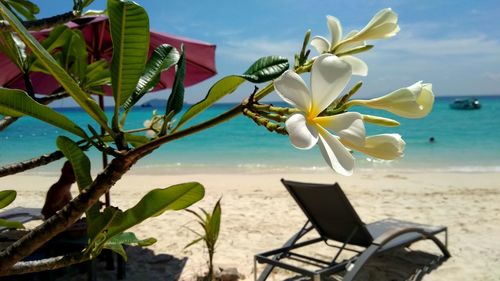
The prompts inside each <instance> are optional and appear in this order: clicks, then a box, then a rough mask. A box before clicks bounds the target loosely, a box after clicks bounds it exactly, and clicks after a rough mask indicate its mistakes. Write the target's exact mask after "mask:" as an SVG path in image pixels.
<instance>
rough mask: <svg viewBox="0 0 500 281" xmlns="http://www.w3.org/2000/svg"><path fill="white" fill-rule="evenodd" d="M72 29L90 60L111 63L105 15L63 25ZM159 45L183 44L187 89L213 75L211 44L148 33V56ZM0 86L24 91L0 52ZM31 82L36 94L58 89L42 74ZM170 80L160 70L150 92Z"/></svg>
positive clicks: (17, 74)
mask: <svg viewBox="0 0 500 281" xmlns="http://www.w3.org/2000/svg"><path fill="white" fill-rule="evenodd" d="M66 26H68V27H69V28H72V29H80V30H81V31H82V33H83V36H84V38H85V42H86V43H87V51H88V53H89V59H90V60H91V61H94V60H98V59H101V58H103V59H106V60H107V61H111V57H112V55H113V44H112V42H111V35H110V34H109V21H108V18H107V17H106V16H95V17H82V18H79V19H75V20H72V21H70V22H68V23H66ZM50 31H51V29H44V30H41V31H37V32H33V33H32V34H33V35H34V37H35V38H37V39H38V40H43V39H44V38H46V37H47V36H48V35H49V33H50ZM161 44H169V45H172V46H174V47H175V48H177V49H178V50H180V47H181V45H184V50H185V53H186V76H185V80H184V85H185V86H186V87H187V86H191V85H194V84H196V83H199V82H201V81H204V80H206V79H208V78H210V77H212V76H214V75H215V74H216V73H217V71H216V69H215V45H212V44H208V43H205V42H201V41H197V40H193V39H188V38H184V37H178V36H174V35H170V34H167V33H162V32H156V31H150V44H149V56H151V54H152V52H153V50H154V49H155V48H156V47H158V46H159V45H161ZM0 69H2V72H1V73H0V85H2V86H3V87H7V88H16V89H25V86H24V80H23V77H22V74H21V72H20V71H19V69H18V68H17V66H16V65H15V64H14V63H12V62H11V61H10V60H9V58H7V57H6V56H5V55H4V54H2V53H0ZM30 78H31V82H32V84H33V88H34V90H35V93H36V94H44V95H50V94H53V93H54V92H55V91H57V90H58V89H59V84H58V83H57V81H56V80H55V79H54V78H53V77H51V76H49V75H46V74H43V73H40V72H33V73H31V74H30ZM173 80H174V70H173V69H170V70H168V71H164V72H163V73H162V75H161V79H160V83H159V84H158V85H157V86H156V87H155V88H154V89H153V91H158V90H161V89H165V88H170V87H171V86H172V84H173ZM105 92H106V94H107V95H111V88H110V87H106V89H105Z"/></svg>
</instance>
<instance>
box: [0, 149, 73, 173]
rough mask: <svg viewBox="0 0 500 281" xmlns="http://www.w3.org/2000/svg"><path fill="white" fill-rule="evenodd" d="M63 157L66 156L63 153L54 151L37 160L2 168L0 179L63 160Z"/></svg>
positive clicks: (33, 159)
mask: <svg viewBox="0 0 500 281" xmlns="http://www.w3.org/2000/svg"><path fill="white" fill-rule="evenodd" d="M63 156H64V155H63V154H62V152H61V151H54V152H52V153H51V154H44V155H42V156H39V157H37V158H32V159H30V160H26V161H23V162H19V163H15V164H10V165H6V166H3V167H0V178H1V177H5V176H9V175H14V174H17V173H20V172H24V171H26V170H30V169H33V168H36V167H39V166H43V165H47V164H49V163H52V162H54V161H57V160H59V159H61V158H63Z"/></svg>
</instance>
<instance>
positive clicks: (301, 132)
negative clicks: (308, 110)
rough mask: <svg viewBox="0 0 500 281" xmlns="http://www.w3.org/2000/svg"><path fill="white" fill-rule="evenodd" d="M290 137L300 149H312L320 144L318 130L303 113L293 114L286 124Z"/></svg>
mask: <svg viewBox="0 0 500 281" xmlns="http://www.w3.org/2000/svg"><path fill="white" fill-rule="evenodd" d="M285 125H286V131H287V132H288V137H289V138H290V141H291V142H292V145H293V146H295V147H296V148H298V149H310V148H311V147H313V146H314V145H315V144H316V143H317V142H318V130H317V129H316V126H314V124H309V122H307V119H306V117H305V116H304V115H303V114H301V113H295V114H292V115H291V116H290V117H288V119H287V120H286V122H285Z"/></svg>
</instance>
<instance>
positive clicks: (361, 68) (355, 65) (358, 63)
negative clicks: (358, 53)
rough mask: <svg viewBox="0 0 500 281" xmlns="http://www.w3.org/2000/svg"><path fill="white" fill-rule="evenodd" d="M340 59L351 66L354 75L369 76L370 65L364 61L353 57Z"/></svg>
mask: <svg viewBox="0 0 500 281" xmlns="http://www.w3.org/2000/svg"><path fill="white" fill-rule="evenodd" d="M340 58H341V59H342V60H343V61H345V62H347V63H348V64H350V65H351V68H352V74H353V75H359V76H366V75H368V65H366V63H365V62H364V61H362V60H360V59H358V58H357V57H353V56H341V57H340Z"/></svg>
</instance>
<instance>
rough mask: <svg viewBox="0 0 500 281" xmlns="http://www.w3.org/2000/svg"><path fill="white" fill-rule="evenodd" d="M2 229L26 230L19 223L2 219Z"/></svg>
mask: <svg viewBox="0 0 500 281" xmlns="http://www.w3.org/2000/svg"><path fill="white" fill-rule="evenodd" d="M0 227H5V228H15V229H18V228H24V225H23V224H22V223H20V222H18V221H9V220H4V219H0Z"/></svg>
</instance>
